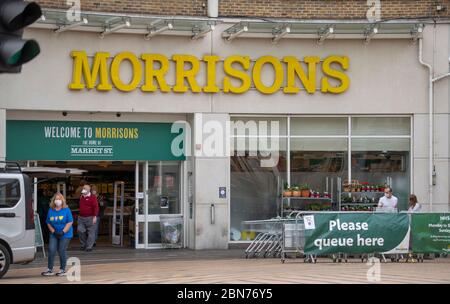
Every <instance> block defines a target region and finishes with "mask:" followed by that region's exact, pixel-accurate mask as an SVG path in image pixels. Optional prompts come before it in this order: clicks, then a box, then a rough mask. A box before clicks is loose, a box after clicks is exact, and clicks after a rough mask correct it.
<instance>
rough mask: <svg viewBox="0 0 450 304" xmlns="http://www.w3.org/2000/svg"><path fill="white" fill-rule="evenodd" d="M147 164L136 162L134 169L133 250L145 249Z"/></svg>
mask: <svg viewBox="0 0 450 304" xmlns="http://www.w3.org/2000/svg"><path fill="white" fill-rule="evenodd" d="M147 178H148V177H147V164H146V162H136V169H135V181H136V184H135V187H136V189H135V191H136V208H135V222H134V224H135V228H134V231H135V233H134V242H135V248H146V242H145V240H146V239H147V230H146V227H147V213H146V212H145V210H146V206H147V199H146V195H145V188H146V187H145V186H144V185H146V184H147V182H146V181H147Z"/></svg>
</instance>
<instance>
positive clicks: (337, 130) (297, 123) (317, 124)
mask: <svg viewBox="0 0 450 304" xmlns="http://www.w3.org/2000/svg"><path fill="white" fill-rule="evenodd" d="M347 134H348V119H347V118H346V117H293V118H291V135H347Z"/></svg>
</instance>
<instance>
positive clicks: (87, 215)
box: [78, 184, 98, 251]
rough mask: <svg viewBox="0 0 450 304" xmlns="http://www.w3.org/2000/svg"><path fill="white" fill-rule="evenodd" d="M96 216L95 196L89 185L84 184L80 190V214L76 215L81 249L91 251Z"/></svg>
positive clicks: (96, 203)
mask: <svg viewBox="0 0 450 304" xmlns="http://www.w3.org/2000/svg"><path fill="white" fill-rule="evenodd" d="M97 216H98V202H97V197H96V196H95V195H93V194H92V193H91V186H90V185H88V184H86V185H84V186H83V190H82V191H81V196H80V214H79V215H78V235H79V237H80V244H81V250H83V251H84V250H85V251H92V247H93V246H94V243H95V230H96V227H97Z"/></svg>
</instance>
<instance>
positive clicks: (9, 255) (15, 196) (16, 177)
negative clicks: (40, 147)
mask: <svg viewBox="0 0 450 304" xmlns="http://www.w3.org/2000/svg"><path fill="white" fill-rule="evenodd" d="M34 229H35V227H34V211H33V195H32V185H31V180H30V178H29V177H28V176H27V175H26V174H23V173H22V170H21V168H20V166H19V165H18V164H16V163H11V162H0V278H2V277H3V276H4V275H5V274H6V272H7V271H8V269H9V266H10V264H13V263H14V264H17V263H26V262H30V261H33V260H34V258H35V254H36V249H35V231H34Z"/></svg>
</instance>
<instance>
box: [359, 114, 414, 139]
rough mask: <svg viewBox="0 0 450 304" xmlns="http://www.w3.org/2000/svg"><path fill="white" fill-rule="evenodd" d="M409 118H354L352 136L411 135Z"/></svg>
mask: <svg viewBox="0 0 450 304" xmlns="http://www.w3.org/2000/svg"><path fill="white" fill-rule="evenodd" d="M410 134H411V121H410V118H409V117H353V118H352V135H382V136H384V135H410Z"/></svg>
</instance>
